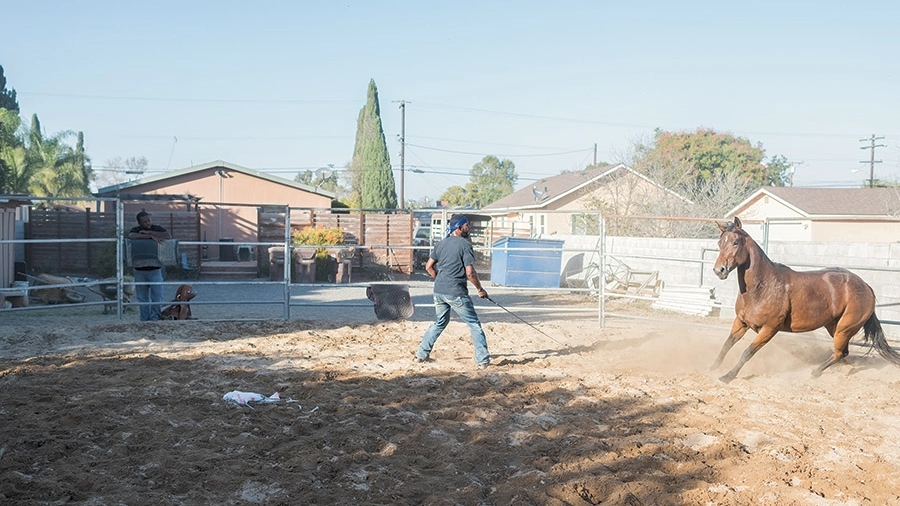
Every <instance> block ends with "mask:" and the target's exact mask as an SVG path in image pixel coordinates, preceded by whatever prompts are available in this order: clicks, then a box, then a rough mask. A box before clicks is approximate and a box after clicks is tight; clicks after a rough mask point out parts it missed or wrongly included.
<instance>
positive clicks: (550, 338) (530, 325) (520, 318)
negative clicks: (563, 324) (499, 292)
mask: <svg viewBox="0 0 900 506" xmlns="http://www.w3.org/2000/svg"><path fill="white" fill-rule="evenodd" d="M485 298H486V299H487V300H489V301H491V302H493V303H494V304H496V305H497V307H499V308H500V309H502V310H504V311H506V312H507V313H509V314H511V315H513V316H515V317H516V318H518V319H519V320H520V321H521V322H522V323H524V324H525V325H528V326H529V327H531V328H533V329H534V330H536V331H538V332H540V333H541V334H543V335H544V337H546V338H547V339H549V340H551V341H553V342H554V343H556V344H560V345H562V346H565V347H567V348H568V347H569V345H568V344H566V343H561V342H559V341H557V340H556V339H553V338H552V337H550V336H549V335H547V333H546V332H544V331H543V330H541V329H539V328H537V327H535V326H534V325H532V324H530V323H528V322H527V321H525V320H524V319H523V318H522V317H521V316H519V315H517V314H515V313H513V312H512V311H510V310H509V309H506V308H505V307H503V306H502V305H500V303H498V302H497V301H495V300H494V299H492V298H490V297H485Z"/></svg>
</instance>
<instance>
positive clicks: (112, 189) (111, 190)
mask: <svg viewBox="0 0 900 506" xmlns="http://www.w3.org/2000/svg"><path fill="white" fill-rule="evenodd" d="M215 167H222V168H223V169H228V170H233V171H236V172H242V173H244V174H247V175H248V176H253V177H258V178H260V179H265V180H267V181H270V182H272V183H276V184H281V185H285V186H290V187H293V188H297V189H298V190H304V191H308V192H310V193H316V194H319V195H323V196H325V197H329V198H332V199H333V198H334V197H335V193H334V192H330V191H326V190H323V189H321V188H316V187H313V186H309V185H307V184H303V183H297V182H295V181H291V180H290V179H285V178H283V177H278V176H273V175H271V174H267V173H265V172H260V171H258V170H254V169H248V168H247V167H242V166H240V165H237V164H234V163H230V162H225V161H222V160H216V161H214V162H209V163H204V164H201V165H194V166H192V167H187V168H184V169H179V170H175V171H172V172H166V173H164V174H157V175H155V176H148V177H145V178H141V179H137V180H135V181H128V182H126V183H120V184H116V185H112V186H107V187H105V188H100V189H98V190H97V193H95V194H94V195H96V196H103V195H110V194H118V193H121V192H122V190H125V189H127V188H132V187H135V186H140V185H144V184H147V183H155V182H157V181H163V180H166V179H169V178H172V177H177V176H182V175H185V174H191V173H194V172H200V171H203V170H208V169H212V168H215Z"/></svg>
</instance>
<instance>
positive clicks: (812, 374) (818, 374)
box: [809, 369, 822, 378]
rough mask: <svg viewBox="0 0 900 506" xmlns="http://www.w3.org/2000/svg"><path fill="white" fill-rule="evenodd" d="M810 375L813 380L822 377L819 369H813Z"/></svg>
mask: <svg viewBox="0 0 900 506" xmlns="http://www.w3.org/2000/svg"><path fill="white" fill-rule="evenodd" d="M809 375H810V376H812V377H813V378H818V377H819V376H821V375H822V371H820V370H818V369H813V370H812V372H810V373H809Z"/></svg>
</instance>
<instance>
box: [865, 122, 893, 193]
mask: <svg viewBox="0 0 900 506" xmlns="http://www.w3.org/2000/svg"><path fill="white" fill-rule="evenodd" d="M882 139H884V137H875V134H872V137H870V138H868V139H860V140H859V142H866V141H870V142H871V144H870V145H868V146H861V147H860V148H859V149H870V150H872V151H871V154H870V155H869V161H865V160H863V161H861V162H859V163H868V164H869V188H874V187H875V164H876V163H881V160H876V159H875V148H884V147H887V146H886V145H884V144H875V141H880V140H882Z"/></svg>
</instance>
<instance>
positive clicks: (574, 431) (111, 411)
mask: <svg viewBox="0 0 900 506" xmlns="http://www.w3.org/2000/svg"><path fill="white" fill-rule="evenodd" d="M537 303H540V301H536V304H537ZM369 311H371V310H369ZM416 312H417V313H416V315H417V318H416V319H413V320H410V321H401V322H378V321H376V320H375V319H374V315H372V316H370V317H369V318H370V320H371V321H370V322H368V323H358V322H357V319H350V318H349V317H348V319H347V321H345V322H342V321H340V320H332V321H330V322H323V321H316V320H314V319H294V320H289V321H279V320H273V321H268V322H237V323H235V322H190V321H188V322H158V323H153V324H140V323H137V322H133V321H128V322H121V321H117V320H115V319H111V318H109V317H99V316H98V317H92V318H74V317H47V316H41V317H37V318H33V319H31V320H29V319H17V320H16V322H15V324H9V321H7V322H6V323H3V322H0V323H2V325H0V357H2V358H0V433H2V442H0V503H2V504H25V505H31V504H34V505H37V504H55V505H61V504H86V505H118V504H128V505H135V504H141V505H143V504H147V505H149V504H185V505H201V504H204V505H205V504H219V505H237V504H265V505H274V504H290V505H294V504H402V505H456V504H459V505H519V504H536V505H578V506H580V505H594V504H602V505H632V506H633V505H640V504H643V505H651V504H652V505H656V504H673V505H681V504H684V505H707V504H709V505H714V504H724V505H743V504H748V505H749V504H772V505H775V504H777V505H839V504H840V505H869V504H871V505H885V504H900V486H898V483H900V368H897V367H894V366H891V365H889V364H888V363H887V362H886V361H884V360H883V359H882V358H881V357H879V356H878V355H877V354H875V353H872V354H870V355H868V356H866V355H865V352H866V349H865V348H860V347H856V346H854V347H851V356H850V357H849V359H848V361H847V362H846V363H844V364H839V365H837V366H835V367H833V368H831V369H829V370H828V371H826V372H825V373H824V374H823V375H822V376H821V377H820V378H817V379H813V378H811V377H810V371H811V370H812V369H813V368H814V367H815V366H816V365H818V364H819V363H821V362H822V361H823V360H825V358H826V357H827V355H828V354H829V353H830V343H829V342H828V341H825V340H822V339H819V338H817V337H810V336H806V337H804V336H795V335H790V334H783V335H779V336H777V337H776V338H775V339H774V340H773V341H772V342H771V343H770V344H769V345H768V346H767V347H765V348H764V349H763V350H762V351H760V352H759V353H758V354H757V356H756V357H754V358H753V360H751V361H750V363H749V364H748V365H747V366H746V367H745V368H744V370H743V371H741V373H740V375H739V376H738V378H737V379H736V380H735V381H733V382H732V383H730V384H728V385H725V384H722V383H720V382H719V381H718V380H717V378H718V376H720V375H721V374H723V373H724V372H725V371H726V370H727V369H726V368H729V367H731V366H732V365H733V364H734V363H735V361H736V360H737V356H738V354H739V353H740V351H742V350H743V349H744V347H745V346H746V344H747V343H748V342H749V341H748V340H747V338H745V340H744V341H742V342H740V343H738V345H737V347H736V348H735V349H734V350H733V351H732V352H731V354H730V355H729V356H728V358H727V359H726V361H725V364H723V368H722V369H721V370H717V371H712V372H711V371H708V366H709V365H710V363H711V362H712V360H713V358H714V357H715V354H716V353H717V352H718V350H719V347H720V346H721V344H722V341H724V339H725V333H726V332H727V330H726V329H727V322H725V321H722V320H717V319H712V320H711V321H707V322H706V323H708V325H706V326H696V325H687V324H686V322H687V320H689V319H688V318H677V317H674V316H671V315H669V316H667V318H669V319H670V320H671V319H679V320H682V321H681V322H675V323H673V322H672V321H667V322H664V321H653V320H648V319H623V318H611V319H609V320H608V322H607V328H606V329H602V330H601V329H599V327H598V324H597V322H596V319H591V318H590V317H586V316H571V317H569V316H565V317H561V318H559V319H555V320H545V319H543V318H541V319H540V320H537V321H535V322H534V323H535V325H536V326H537V328H539V329H540V330H542V331H543V332H545V333H547V334H548V335H549V336H551V337H552V340H551V339H550V338H548V337H546V336H544V335H542V334H540V333H538V332H537V331H535V330H534V329H533V328H531V327H529V326H528V325H526V324H524V323H522V322H520V321H518V320H516V319H515V318H511V317H509V315H506V314H504V313H503V312H499V313H498V312H493V313H490V314H489V315H488V314H486V315H485V317H484V321H485V329H486V332H487V335H488V343H489V347H490V350H491V353H492V356H493V363H494V365H493V366H492V367H490V368H489V369H487V370H484V371H480V370H477V369H476V368H475V364H474V359H473V352H472V345H471V341H470V339H469V336H468V329H467V328H466V327H465V326H464V325H463V324H461V323H460V322H459V321H458V320H457V319H454V320H453V321H452V323H451V324H450V326H449V328H448V329H447V331H446V332H445V333H444V335H443V336H441V338H440V339H439V340H438V343H437V347H436V349H435V351H434V354H433V360H432V361H431V362H428V363H425V364H415V363H414V362H413V352H414V350H415V348H416V346H417V345H418V342H419V339H420V337H421V335H422V333H423V332H424V331H425V328H426V327H427V325H428V323H429V319H430V318H431V317H432V315H433V310H431V308H427V307H425V308H422V307H419V308H417V309H416ZM642 314H643V316H654V313H653V312H651V311H649V310H645V311H643V312H642ZM521 316H522V317H524V318H526V319H528V318H532V317H533V316H532V315H531V314H530V313H522V314H521ZM347 322H352V323H347ZM751 335H752V333H751ZM748 337H750V336H748ZM556 341H559V342H556ZM559 343H564V344H559ZM233 390H239V391H244V392H257V393H261V394H264V395H267V396H268V395H272V394H273V393H275V392H278V393H279V395H280V397H281V401H280V402H277V403H271V404H257V405H255V406H253V408H250V407H246V406H239V405H235V404H232V403H228V402H224V401H223V395H224V394H226V393H228V392H230V391H233Z"/></svg>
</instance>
